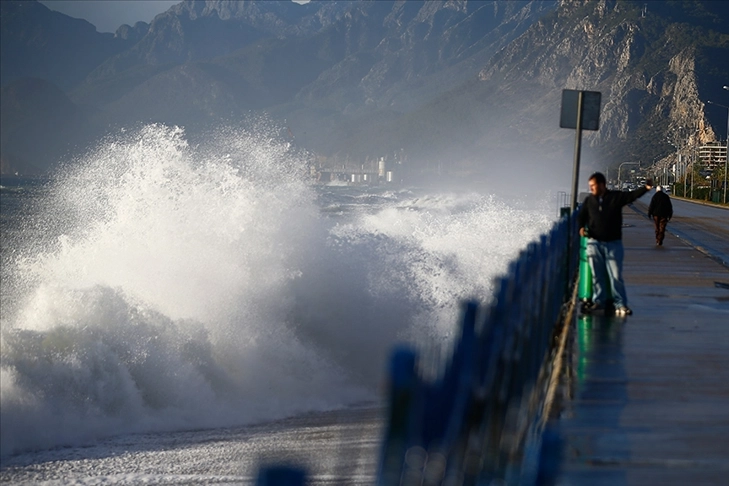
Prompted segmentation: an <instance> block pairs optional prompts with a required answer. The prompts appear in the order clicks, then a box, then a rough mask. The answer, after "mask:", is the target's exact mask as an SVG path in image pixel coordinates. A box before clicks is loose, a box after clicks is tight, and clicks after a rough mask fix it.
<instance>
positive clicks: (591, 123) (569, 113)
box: [559, 89, 601, 302]
mask: <svg viewBox="0 0 729 486" xmlns="http://www.w3.org/2000/svg"><path fill="white" fill-rule="evenodd" d="M600 98H601V95H600V92H598V91H577V90H573V89H565V90H562V112H561V114H560V117H559V126H560V127H561V128H574V129H575V157H574V164H573V166H572V201H571V203H570V216H569V217H570V218H571V217H572V216H573V215H574V214H575V209H577V187H578V184H579V178H580V152H581V150H582V130H597V129H598V128H599V127H600ZM574 227H575V225H574V224H573V223H572V222H570V228H571V229H570V233H571V232H572V229H573V228H574ZM575 237H576V235H572V234H571V235H570V239H569V243H568V245H569V247H568V252H569V254H572V252H573V249H572V245H573V243H574V241H575ZM570 267H571V265H570ZM572 272H573V269H572V268H569V274H570V275H572ZM579 282H580V284H579V286H578V296H579V298H580V300H581V301H582V302H587V301H591V300H592V273H591V272H590V266H589V263H588V260H587V238H585V237H584V236H583V237H580V266H579Z"/></svg>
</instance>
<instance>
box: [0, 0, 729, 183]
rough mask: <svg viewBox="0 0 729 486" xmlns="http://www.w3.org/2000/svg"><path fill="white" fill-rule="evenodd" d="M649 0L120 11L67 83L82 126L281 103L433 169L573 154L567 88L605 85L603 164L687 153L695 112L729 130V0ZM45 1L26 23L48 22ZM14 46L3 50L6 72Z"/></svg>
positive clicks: (376, 152) (226, 5)
mask: <svg viewBox="0 0 729 486" xmlns="http://www.w3.org/2000/svg"><path fill="white" fill-rule="evenodd" d="M6 3H13V2H3V29H4V30H5V28H6V26H7V25H8V22H9V18H7V16H6V14H5V12H6V11H10V10H11V9H10V8H8V7H6V5H5V4H6ZM15 3H33V2H15ZM644 4H645V2H632V1H624V0H574V1H571V0H561V1H554V2H538V1H527V0H524V1H519V2H516V1H513V2H512V1H504V0H494V1H485V0H484V1H474V0H448V1H445V0H444V1H440V0H437V1H427V2H421V1H408V2H402V1H368V0H364V1H356V2H341V1H335V2H324V1H321V0H314V1H312V2H310V3H308V4H306V5H296V4H292V2H258V1H254V0H245V1H240V2H226V1H222V0H206V1H194V0H185V1H184V2H181V3H180V4H178V5H175V6H173V7H172V8H171V9H169V10H168V11H167V12H164V13H162V14H159V15H158V16H157V17H155V19H153V20H152V21H151V23H150V24H144V23H141V24H138V25H136V26H135V27H133V28H132V27H129V26H126V27H124V26H122V27H120V29H119V30H117V34H115V36H113V37H112V38H113V39H116V40H114V41H113V42H116V44H114V45H115V46H119V45H121V44H119V42H126V44H124V46H125V47H124V48H123V49H121V50H119V51H118V52H117V51H115V52H112V53H111V54H108V55H106V57H103V56H101V55H99V54H98V53H97V54H95V56H96V57H93V59H97V60H98V59H100V58H101V57H103V59H100V60H99V61H98V63H97V65H96V66H93V68H92V69H89V70H88V72H87V74H86V75H85V76H84V78H83V79H82V80H79V81H78V82H76V83H75V84H73V83H67V82H66V83H67V84H65V85H64V86H66V87H65V88H63V90H64V91H65V93H66V96H68V98H69V99H70V100H71V101H72V102H73V103H74V104H75V106H78V107H80V108H83V109H82V110H81V111H82V112H83V113H85V115H84V116H86V117H87V119H86V120H85V122H84V123H82V124H81V125H84V124H86V125H88V124H90V125H95V126H99V127H113V126H124V125H129V124H135V123H144V122H162V123H168V124H179V125H184V126H186V127H187V128H188V129H189V130H191V131H195V130H196V127H200V126H210V124H214V123H216V122H219V121H222V120H227V121H230V120H236V119H243V118H245V116H248V115H249V114H250V113H251V112H266V113H268V114H269V115H270V116H272V117H274V118H275V119H277V120H279V122H280V123H282V124H285V125H286V126H288V127H289V130H290V131H292V132H293V134H295V136H296V142H297V143H298V144H300V145H301V146H302V147H304V148H306V149H309V150H311V151H312V152H315V153H317V154H320V156H321V157H320V159H321V160H327V159H330V158H335V159H336V158H337V157H346V156H349V157H353V158H357V159H364V158H366V157H378V156H382V155H387V154H388V153H390V154H391V153H393V152H396V151H399V152H400V153H408V154H409V158H410V161H411V164H412V165H414V166H415V165H417V166H418V167H416V168H417V169H419V170H424V171H428V170H431V168H433V167H436V166H437V167H438V170H442V169H443V167H444V164H445V168H446V169H447V170H452V171H454V172H459V173H460V172H463V173H469V172H473V171H488V172H490V173H493V172H494V170H493V169H494V168H493V167H492V165H493V164H494V163H496V162H495V161H496V160H498V159H504V158H506V159H508V158H509V157H510V153H513V152H514V151H515V150H521V151H522V152H523V153H524V154H528V155H525V156H524V158H525V160H524V161H522V162H520V163H521V164H523V165H525V166H526V165H528V163H529V161H530V160H532V158H534V157H540V158H551V159H565V157H566V152H567V151H569V150H570V149H571V145H572V144H571V142H570V138H571V136H572V135H570V132H569V131H567V130H560V129H559V128H558V126H557V123H556V120H557V119H558V114H559V102H560V96H561V91H562V89H566V88H570V89H588V90H598V91H601V92H602V93H603V110H602V113H601V125H602V126H601V128H600V130H599V131H598V132H594V133H586V134H585V151H586V155H587V158H588V159H589V160H590V161H591V163H592V164H593V165H596V166H598V167H602V166H606V165H610V164H616V163H620V162H622V161H625V160H635V159H638V160H644V161H648V160H651V159H655V158H656V157H660V156H667V155H669V154H670V153H672V152H675V148H674V146H675V145H676V144H677V143H678V142H677V140H668V141H667V140H666V137H667V135H666V134H669V135H668V138H671V137H672V138H673V139H675V138H676V137H677V136H678V135H676V133H678V132H679V131H683V132H686V127H687V126H693V127H694V128H693V130H694V131H693V133H692V134H690V135H686V134H685V133H684V135H682V136H683V137H684V138H687V137H688V138H690V139H691V140H692V141H701V142H706V141H711V140H715V139H717V138H720V137H721V135H723V131H724V130H723V128H722V121H721V112H720V111H718V110H710V109H707V106H706V100H707V99H719V100H721V99H723V98H720V96H721V95H722V94H723V93H721V86H722V84H727V82H726V79H727V78H728V77H729V72H728V71H729V69H728V68H727V66H726V65H725V63H723V64H722V63H721V62H720V60H721V59H726V58H729V56H727V54H729V53H728V52H727V50H729V33H728V32H727V29H726V27H725V25H727V24H726V20H727V17H729V14H728V13H727V10H729V9H728V8H727V7H725V6H724V5H723V4H722V3H721V2H718V3H717V2H682V1H672V0H669V1H667V2H661V3H658V2H651V3H648V4H646V5H647V8H646V6H645V5H644ZM34 8H35V7H34ZM39 11H40V10H39ZM46 14H47V13H44V14H43V15H46ZM59 15H60V14H59ZM41 17H42V16H41V15H40V14H39V16H38V18H37V19H36V20H32V19H28V18H24V19H16V20H17V21H18V24H19V25H18V26H12V29H11V30H13V29H15V30H14V31H21V32H23V31H25V32H27V31H30V30H32V29H33V28H43V25H44V24H43V22H42V19H41ZM21 20H22V22H21ZM34 22H35V23H34ZM68 25H70V24H68ZM23 29H25V30H23ZM82 30H83V29H82ZM92 37H93V36H92ZM23 39H25V37H22V36H21V37H20V38H19V39H14V40H13V42H15V43H16V44H18V43H19V42H21V41H22V40H23ZM94 39H97V40H100V39H105V40H104V42H106V41H107V40H108V39H109V37H108V36H106V37H103V38H102V37H94ZM100 45H101V44H100ZM104 45H106V44H104ZM117 48H118V47H115V49H117ZM12 61H13V58H12V57H10V58H9V61H8V60H6V58H5V56H3V60H2V62H3V70H5V68H6V65H7V64H8V63H9V62H12ZM94 62H96V61H94ZM87 64H91V61H89V62H88V63H87ZM11 67H12V66H11ZM41 77H42V76H41ZM51 77H52V76H51ZM59 79H62V77H60V76H56V78H53V77H52V79H50V80H49V81H51V82H52V83H55V84H57V85H59V86H60V85H61V84H60V81H59ZM6 84H7V83H5V82H3V86H5V85H6ZM4 92H5V93H7V91H4ZM4 96H5V95H4ZM5 104H6V103H5V100H3V103H2V105H3V106H4V105H5ZM5 119H6V120H9V121H8V123H10V125H11V126H12V124H13V121H12V119H10V118H8V117H7V116H5ZM679 127H681V128H679ZM717 130H718V131H719V134H717ZM671 134H672V135H671ZM81 135H84V136H85V135H86V134H80V136H79V139H84V136H81ZM86 138H88V136H86ZM9 143H10V144H11V146H12V142H9ZM671 144H673V145H671ZM11 148H13V147H11ZM3 152H4V154H3V157H4V158H6V155H7V153H8V152H7V150H5V149H4V150H3ZM52 157H53V154H49V158H52ZM512 158H513V157H512ZM52 166H53V163H52V162H49V163H48V167H52Z"/></svg>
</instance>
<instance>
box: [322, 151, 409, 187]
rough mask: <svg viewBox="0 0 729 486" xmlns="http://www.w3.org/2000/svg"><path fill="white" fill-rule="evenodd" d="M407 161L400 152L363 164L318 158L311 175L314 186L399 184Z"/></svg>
mask: <svg viewBox="0 0 729 486" xmlns="http://www.w3.org/2000/svg"><path fill="white" fill-rule="evenodd" d="M406 160H407V157H406V156H405V155H404V153H403V151H402V150H401V151H399V152H395V153H393V154H389V155H383V156H377V157H374V158H370V157H366V158H365V160H364V162H362V161H355V160H352V159H350V157H349V156H345V157H344V158H343V159H342V158H341V157H339V156H338V155H336V154H335V155H334V156H332V157H324V156H317V157H316V160H315V162H314V163H313V164H312V166H311V173H312V176H313V177H314V179H315V180H316V182H317V183H320V184H330V183H339V184H347V185H355V186H359V185H380V184H399V183H401V182H402V180H403V172H404V170H403V169H404V166H405V163H406Z"/></svg>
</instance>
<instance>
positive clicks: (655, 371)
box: [557, 196, 729, 486]
mask: <svg viewBox="0 0 729 486" xmlns="http://www.w3.org/2000/svg"><path fill="white" fill-rule="evenodd" d="M644 199H646V203H647V202H649V201H650V199H649V198H648V196H646V197H644ZM643 207H645V205H644V206H643ZM639 211H641V207H640V204H638V205H636V207H635V208H634V209H633V208H626V209H625V211H624V214H625V218H624V226H625V227H624V229H623V242H624V246H625V264H624V275H625V281H626V287H627V291H628V305H629V306H630V307H631V308H632V309H633V311H634V314H633V315H632V316H628V317H622V318H617V317H606V316H579V315H578V316H577V317H576V323H575V330H574V336H573V337H574V340H573V343H572V353H571V354H570V356H569V361H570V367H569V371H568V373H567V375H566V377H565V393H566V395H567V396H566V398H565V399H564V400H565V402H564V403H563V406H564V408H563V410H562V413H561V418H560V429H561V432H562V435H563V438H564V442H565V444H564V445H565V447H564V451H563V456H562V468H561V475H560V478H559V481H558V483H557V484H558V485H560V486H566V485H591V486H598V485H611V486H615V485H688V484H691V485H699V484H701V485H704V484H705V485H725V484H729V268H727V267H726V266H724V265H722V264H721V263H720V261H719V260H720V259H717V258H716V255H713V256H712V255H710V254H708V253H707V252H706V251H705V248H702V249H701V251H700V250H699V249H697V248H695V247H694V246H691V244H690V243H689V242H688V241H687V240H686V239H682V238H678V237H677V236H675V235H673V234H668V233H667V235H666V240H665V242H664V246H662V247H656V246H655V237H654V233H653V224H652V222H651V221H649V220H648V219H646V218H645V217H644V216H643V215H642V214H641V213H640V212H639ZM725 212H726V215H727V218H728V219H729V211H725ZM676 219H678V218H676ZM687 219H688V220H690V219H691V218H687ZM688 222H689V223H690V222H691V221H688ZM671 224H672V223H669V230H670V229H671V228H670V226H671ZM676 226H678V222H677V224H676Z"/></svg>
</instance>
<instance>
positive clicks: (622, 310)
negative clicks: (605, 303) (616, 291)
mask: <svg viewBox="0 0 729 486" xmlns="http://www.w3.org/2000/svg"><path fill="white" fill-rule="evenodd" d="M632 314H633V311H632V310H630V308H628V307H625V306H623V307H618V308H617V309H615V315H616V316H630V315H632Z"/></svg>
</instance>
